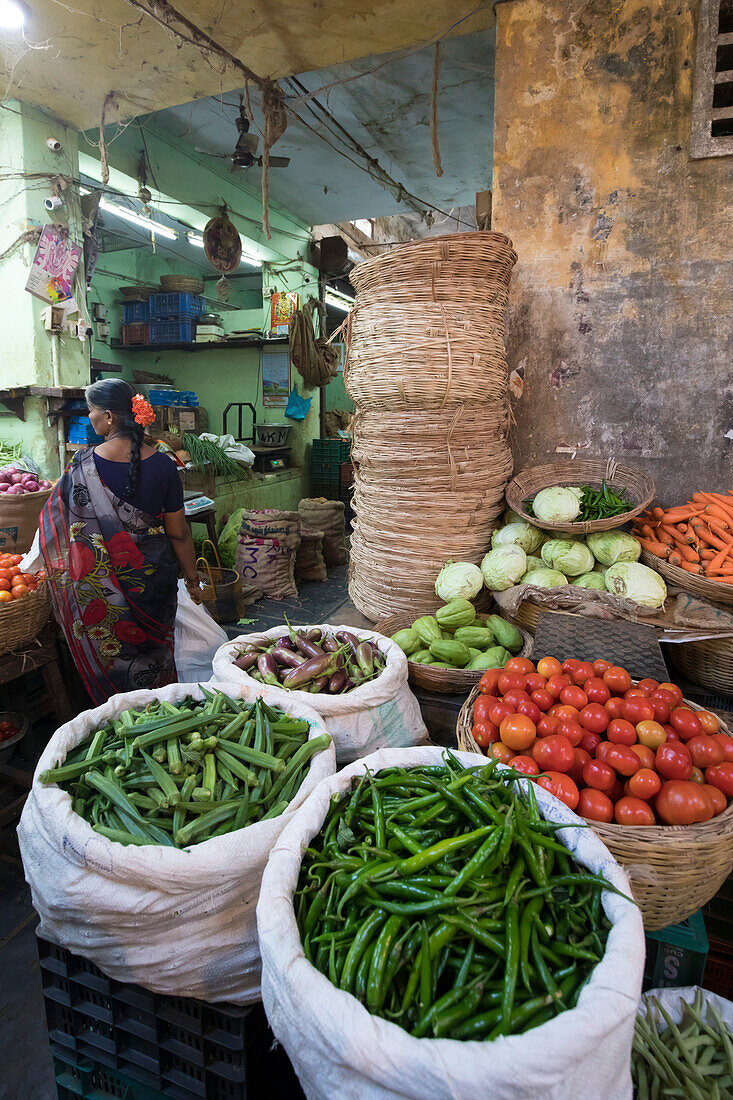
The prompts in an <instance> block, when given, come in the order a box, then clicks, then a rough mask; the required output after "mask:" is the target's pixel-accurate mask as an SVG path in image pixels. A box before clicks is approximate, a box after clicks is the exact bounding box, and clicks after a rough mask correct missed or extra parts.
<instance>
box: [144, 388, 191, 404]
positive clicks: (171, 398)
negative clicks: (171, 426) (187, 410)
mask: <svg viewBox="0 0 733 1100" xmlns="http://www.w3.org/2000/svg"><path fill="white" fill-rule="evenodd" d="M148 400H149V402H150V404H151V405H169V406H172V405H182V404H184V402H182V401H181V395H180V393H179V391H178V390H149V391H148Z"/></svg>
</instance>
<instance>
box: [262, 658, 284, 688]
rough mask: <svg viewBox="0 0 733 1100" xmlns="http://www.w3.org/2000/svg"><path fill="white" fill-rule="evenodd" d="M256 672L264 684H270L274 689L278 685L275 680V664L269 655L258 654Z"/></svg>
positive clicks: (277, 681) (276, 679) (276, 670)
mask: <svg viewBox="0 0 733 1100" xmlns="http://www.w3.org/2000/svg"><path fill="white" fill-rule="evenodd" d="M257 670H258V672H259V673H260V675H261V676H262V679H263V680H264V682H265V683H266V684H272V685H273V686H274V687H277V686H278V684H279V683H280V681H279V680H278V678H277V673H278V668H277V664H276V663H275V658H274V657H273V656H272V654H271V653H260V655H259V657H258V658H257Z"/></svg>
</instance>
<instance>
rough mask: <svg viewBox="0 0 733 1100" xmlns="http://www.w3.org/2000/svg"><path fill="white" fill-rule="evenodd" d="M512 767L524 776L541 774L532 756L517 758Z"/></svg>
mask: <svg viewBox="0 0 733 1100" xmlns="http://www.w3.org/2000/svg"><path fill="white" fill-rule="evenodd" d="M512 767H513V768H516V770H517V771H518V772H522V773H523V774H524V775H539V774H540V769H539V767H538V766H537V761H536V760H533V759H532V757H531V756H515V757H514V759H513V760H512Z"/></svg>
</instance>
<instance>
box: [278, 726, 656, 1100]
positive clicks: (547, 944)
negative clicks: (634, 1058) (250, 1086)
mask: <svg viewBox="0 0 733 1100" xmlns="http://www.w3.org/2000/svg"><path fill="white" fill-rule="evenodd" d="M489 766H492V767H494V765H493V763H491V762H490V761H488V759H486V758H482V759H480V760H477V758H476V757H475V755H471V754H468V753H454V754H452V757H451V758H449V759H447V758H446V757H445V756H444V750H442V749H440V748H437V747H423V748H411V749H391V750H389V749H388V750H383V751H381V752H376V753H374V754H373V755H372V756H369V757H366V758H365V759H363V760H359V761H357V762H356V763H354V764H352V765H350V766H349V767H347V768H345V769H344V770H343V771H340V772H338V773H337V774H336V775H333V776H330V777H329V778H327V779H324V780H323V781H322V782H321V783H320V784H319V785H318V787H317V788H316V790H315V791H314V792H313V793H312V794H311V796H310V797H309V798H308V799H307V801H306V802H305V803H304V805H303V806H302V807H301V808H300V810H298V812H297V813H296V814H295V816H294V817H293V819H292V821H291V822H290V823H289V825H288V826H287V828H286V829H285V830H284V831H283V833H282V836H281V837H280V839H279V840H278V842H277V844H276V845H275V847H274V849H273V851H272V853H271V855H270V859H269V862H268V865H267V868H266V870H265V874H264V876H263V879H262V888H261V891H260V900H259V903H258V908H257V926H258V930H259V935H260V951H261V953H262V999H263V1002H264V1006H265V1011H266V1012H267V1017H268V1020H269V1022H270V1026H271V1027H272V1030H273V1031H274V1033H275V1036H276V1037H277V1038H278V1039H279V1040H280V1041H281V1042H282V1044H283V1046H284V1047H285V1050H286V1051H287V1053H288V1056H289V1057H290V1060H291V1062H292V1064H293V1066H294V1068H295V1071H296V1073H297V1074H298V1077H299V1079H300V1083H301V1085H302V1087H303V1089H304V1091H305V1094H306V1096H307V1097H308V1100H331V1098H333V1097H335V1096H348V1097H359V1100H397V1098H399V1100H455V1098H457V1097H460V1100H487V1098H488V1097H490V1098H491V1100H529V1098H530V1097H532V1098H533V1100H568V1098H571V1097H572V1098H576V1097H583V1098H584V1100H631V1096H632V1088H631V1074H630V1053H631V1041H632V1035H633V1030H634V1018H635V1014H636V1007H637V1004H638V999H639V994H640V990H641V980H642V971H643V965H644V931H643V926H642V920H641V914H640V911H639V909H638V908H637V906H636V905H635V904H634V903H633V902H632V901H630V900H629V899H628V897H627V896H621V895H628V894H629V880H628V878H627V876H626V874H625V872H624V871H623V870H622V868H621V867H620V866H619V865H618V864H617V863H616V861H615V860H614V858H613V857H612V856H611V854H610V852H609V851H608V849H607V848H606V847H605V846H604V845H603V844H602V843H601V841H600V840H599V839H598V838H597V837H596V836H595V835H594V834H593V832H592V831H591V830H590V829H588V828H585V827H579V826H583V825H584V823H583V822H581V820H580V819H579V818H578V817H576V816H575V814H574V813H572V812H571V811H570V810H569V809H568V808H567V807H566V806H564V805H563V804H562V803H561V802H559V801H558V800H557V799H556V798H554V797H553V796H552V795H551V794H549V793H548V792H546V791H544V790H543V789H541V788H537V787H535V785H534V784H532V786H531V790H533V791H534V792H535V795H536V802H534V803H532V802H531V800H530V799H529V797H528V793H527V792H528V790H529V789H530V788H529V786H528V783H529V781H528V780H526V779H521V780H519V781H517V782H516V783H513V782H512V773H511V772H509V771H507V770H506V769H503V768H501V767H499V768H497V773H498V772H499V771H501V772H502V774H506V775H507V777H508V778H507V780H504V779H502V776H501V775H498V774H494V773H492V772H489V771H485V769H486V768H487V767H489ZM423 767H427V768H428V771H427V772H425V773H423V775H420V774H419V773H418V772H417V771H415V769H419V768H423ZM436 767H440V768H441V769H444V768H447V769H448V770H447V771H444V770H441V771H436ZM367 769H368V770H369V772H370V773H371V777H372V778H371V779H369V778H364V777H365V772H366V770H367ZM387 769H393V771H392V773H391V774H389V773H387V774H382V773H385V772H386V770H387ZM397 769H409V770H410V775H409V777H406V776H405V773H404V772H401V773H400V772H398V771H397ZM470 772H473V773H475V774H473V775H471V774H469V773H470ZM481 773H485V774H484V775H483V777H481ZM354 779H356V780H357V783H358V781H359V780H361V779H363V782H362V783H361V784H360V785H359V786H358V788H357V786H356V785H355V784H352V780H354ZM376 780H379V781H380V782H379V784H377V782H376ZM482 784H483V785H482ZM446 787H448V788H449V789H448V796H447V797H445V796H444V794H443V791H444V790H445V789H446ZM517 788H518V790H517ZM497 791H499V793H497ZM520 794H521V796H522V797H521V800H520V799H519V798H518V796H519V795H520ZM403 799H406V800H407V804H406V806H405V809H404V810H401V809H400V807H401V805H402V804H403V803H402V800H403ZM518 801H521V805H519V804H518ZM324 823H325V829H324ZM565 826H567V827H565ZM322 830H324V831H323V832H322ZM367 837H368V838H369V839H368V840H366V838H367ZM538 852H540V853H542V854H541V855H538V854H537V853H538ZM323 853H326V854H325V855H324V854H323ZM471 853H473V854H471ZM573 861H574V863H573ZM370 863H371V867H369V864H370ZM573 866H574V867H575V870H574V871H572V868H573ZM586 872H590V877H589V876H588V875H587V874H586ZM321 874H323V875H325V876H328V877H327V878H324V880H323V885H322V886H321V885H320V882H321V880H320V879H319V878H318V876H319V875H321ZM482 875H483V876H484V877H483V878H482ZM579 877H581V878H582V880H583V881H582V883H579V882H578V881H577V880H578V878H579ZM601 879H603V880H605V881H607V882H609V883H610V884H611V889H603V883H602V881H601ZM614 890H615V891H617V892H614ZM588 925H590V934H589V935H588V936H587V938H586V932H587V931H588ZM579 929H581V930H580V931H579ZM580 937H583V938H580ZM530 946H531V950H530ZM308 957H310V958H311V959H312V960H313V961H312V962H310V961H308ZM588 960H593V961H592V962H589V961H588ZM525 982H526V985H525ZM347 990H348V991H347Z"/></svg>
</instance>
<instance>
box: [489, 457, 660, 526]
mask: <svg viewBox="0 0 733 1100" xmlns="http://www.w3.org/2000/svg"><path fill="white" fill-rule="evenodd" d="M603 481H605V482H606V484H607V485H608V486H609V488H611V489H614V490H615V491H616V492H618V493H621V494H622V495H623V496H625V497H626V499H627V500H630V501H632V503H633V507H632V508H630V509H629V510H628V512H622V513H621V515H620V516H610V517H609V518H608V519H593V520H589V521H585V522H579V523H578V522H576V523H544V522H542V521H540V520H538V519H536V518H535V517H534V516H530V515H529V513H528V512H527V510H526V508H525V504H524V502H525V501H526V500H529V499H530V498H532V497H534V496H536V494H537V493H539V491H540V489H548V488H550V487H551V486H553V485H591V486H592V487H593V488H594V489H600V487H601V483H602V482H603ZM653 499H654V482H653V481H652V479H651V478H650V477H649V475H648V474H645V473H644V472H643V471H642V470H635V469H634V468H633V467H631V466H622V465H620V464H619V463H616V462H614V460H613V459H609V460H608V462H593V461H591V460H586V459H582V458H579V459H577V460H576V461H568V462H548V463H546V464H545V465H544V466H528V467H527V469H525V470H522V472H521V473H519V474H517V476H516V477H515V478H513V479H512V480H511V481H510V482H509V485H508V486H507V491H506V502H507V504H508V505H509V507H510V508H511V509H512V511H513V512H516V513H517V515H518V516H521V517H522V519H526V520H527V522H528V523H533V524H534V526H535V527H541V528H542V529H543V531H567V532H568V533H569V534H576V535H586V534H589V533H590V532H591V531H611V530H612V529H613V528H614V527H621V526H622V525H623V524H624V523H626V522H628V520H630V519H632V518H633V517H634V516H637V515H638V514H639V512H641V511H642V510H643V509H644V508H646V507H647V505H648V504H650V503H651V502H652V500H653Z"/></svg>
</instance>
